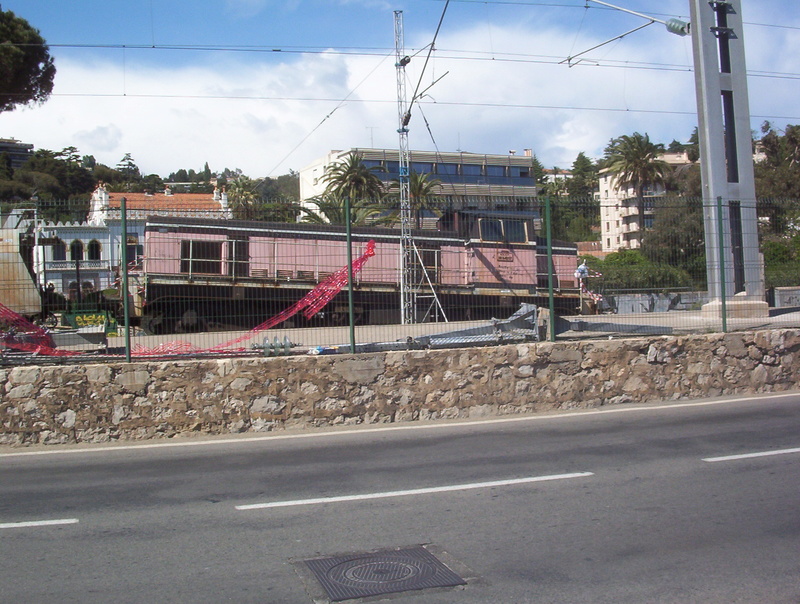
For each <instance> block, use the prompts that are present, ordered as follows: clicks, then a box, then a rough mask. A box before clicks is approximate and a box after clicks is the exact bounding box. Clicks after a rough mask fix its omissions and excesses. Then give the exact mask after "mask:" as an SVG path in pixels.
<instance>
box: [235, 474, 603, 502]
mask: <svg viewBox="0 0 800 604" xmlns="http://www.w3.org/2000/svg"><path fill="white" fill-rule="evenodd" d="M586 476H593V474H592V472H575V473H573V474H553V475H550V476H529V477H527V478H511V479H509V480H493V481H490V482H473V483H468V484H453V485H448V486H444V487H429V488H425V489H409V490H406V491H386V492H383V493H363V494H361V495H341V496H339V497H319V498H316V499H295V500H294V501H271V502H267V503H253V504H249V505H237V506H236V509H237V510H261V509H264V508H286V507H295V506H300V505H315V504H318V503H338V502H341V501H365V500H367V499H386V498H388V497H405V496H407V495H428V494H431V493H447V492H450V491H468V490H471V489H488V488H492V487H506V486H511V485H517V484H526V483H530V482H544V481H546V480H565V479H568V478H584V477H586Z"/></svg>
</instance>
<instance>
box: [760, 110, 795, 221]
mask: <svg viewBox="0 0 800 604" xmlns="http://www.w3.org/2000/svg"><path fill="white" fill-rule="evenodd" d="M761 132H762V137H761V139H760V140H759V141H758V143H757V148H758V149H759V150H760V151H761V155H762V159H761V160H760V161H758V162H756V164H755V184H756V198H757V200H758V201H757V211H758V215H759V217H760V218H762V219H764V220H763V221H762V225H763V226H764V230H766V232H767V234H773V235H781V234H782V233H784V232H785V231H786V229H787V226H788V223H789V219H790V215H791V209H792V207H793V206H794V207H796V206H797V200H798V199H800V126H793V125H787V126H786V129H785V130H783V131H781V130H777V129H775V128H773V127H772V124H770V123H769V122H764V124H763V125H762V126H761ZM790 200H791V201H790Z"/></svg>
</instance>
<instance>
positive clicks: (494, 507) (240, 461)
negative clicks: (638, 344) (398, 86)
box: [0, 394, 800, 604]
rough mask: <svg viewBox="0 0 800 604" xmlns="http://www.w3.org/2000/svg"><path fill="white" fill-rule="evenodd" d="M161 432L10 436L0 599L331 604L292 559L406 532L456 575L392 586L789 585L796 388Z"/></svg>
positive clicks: (519, 594)
mask: <svg viewBox="0 0 800 604" xmlns="http://www.w3.org/2000/svg"><path fill="white" fill-rule="evenodd" d="M167 445H168V446H164V445H163V444H158V445H156V446H153V444H148V445H145V446H142V445H137V446H129V447H120V446H111V447H108V446H105V447H103V446H95V447H90V448H86V447H84V448H82V449H76V448H70V447H59V448H45V449H29V450H28V449H26V450H16V451H14V452H11V453H10V454H9V450H8V449H4V450H3V452H2V453H0V602H4V603H5V602H8V603H14V604H17V603H21V602H33V603H38V602H81V603H89V602H103V603H106V602H115V603H125V602H191V603H201V602H209V603H211V602H237V603H238V602H260V603H265V602H266V603H284V602H285V603H307V602H312V601H314V598H315V597H317V601H323V602H324V601H326V600H325V599H319V594H320V593H321V591H320V587H319V584H318V583H316V581H315V580H314V579H313V577H311V578H310V577H309V576H308V572H307V570H306V567H305V565H304V563H303V561H304V560H306V559H310V558H318V557H321V556H327V555H334V554H342V553H359V552H371V551H375V550H382V549H391V548H399V547H404V546H412V545H418V544H430V547H431V550H432V551H433V552H434V553H436V554H437V555H438V556H439V557H440V558H441V559H444V560H446V561H448V562H449V563H450V564H451V565H452V567H453V568H454V570H456V571H457V572H458V573H459V574H460V576H462V577H464V578H465V579H467V585H466V586H464V587H457V588H445V589H438V590H434V591H427V592H404V593H401V594H397V595H395V596H392V600H396V601H398V602H415V603H417V602H425V603H455V602H458V603H462V602H463V603H471V602H493V603H494V602H503V603H517V602H518V603H525V602H537V603H538V602H569V603H572V602H581V603H583V602H614V603H622V602H636V603H637V604H638V603H642V602H703V603H714V602H720V603H730V602H758V603H771V602H792V603H795V604H797V603H798V602H800V395H797V394H795V395H781V396H774V395H773V396H768V397H761V398H748V399H735V400H734V399H727V400H722V399H718V400H713V401H701V402H693V403H676V404H670V405H651V406H640V407H634V406H623V407H618V408H609V409H603V410H598V411H595V412H576V413H568V414H560V415H545V416H538V417H524V418H521V417H517V418H508V419H506V420H491V421H485V422H471V423H458V424H456V423H453V424H441V423H440V424H426V425H416V426H411V425H408V426H394V427H386V428H384V427H380V426H373V427H370V428H369V429H364V428H360V429H346V430H336V431H330V432H326V433H316V434H309V433H296V434H282V435H276V436H269V437H266V438H259V439H254V438H252V437H251V438H230V439H216V440H212V441H196V440H192V441H188V440H183V441H174V442H169V443H167ZM754 454H755V455H754ZM730 456H733V457H730ZM720 458H721V459H720ZM502 481H506V482H502ZM48 523H49V524H48Z"/></svg>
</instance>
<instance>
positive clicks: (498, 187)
mask: <svg viewBox="0 0 800 604" xmlns="http://www.w3.org/2000/svg"><path fill="white" fill-rule="evenodd" d="M350 153H357V154H359V155H361V157H362V158H363V163H364V165H366V166H367V167H370V168H377V169H376V170H375V175H376V176H377V177H378V178H379V179H380V180H381V181H383V182H384V183H386V184H387V186H388V184H389V183H391V181H392V180H397V179H399V177H400V161H399V158H398V151H397V149H361V148H353V149H348V150H346V151H331V152H330V153H328V154H327V155H325V156H324V157H321V158H319V159H317V160H315V161H314V162H312V163H311V164H309V165H308V166H306V167H305V168H303V169H302V170H300V200H301V203H302V204H304V205H308V204H309V200H310V199H311V198H313V197H315V196H317V195H320V194H322V193H323V192H324V191H325V184H326V183H325V181H324V180H323V178H322V177H323V176H324V175H325V170H326V168H327V167H328V166H330V165H333V164H336V163H338V162H340V161H342V160H343V159H344V158H345V157H347V156H348V155H349V154H350ZM409 155H410V161H409V169H410V170H411V171H412V172H416V173H418V174H429V175H430V178H431V179H436V180H438V181H440V182H441V190H440V191H439V192H438V193H437V196H438V197H440V198H441V199H442V200H443V204H444V205H445V207H448V208H452V209H463V208H493V209H509V210H527V209H531V210H536V208H537V204H536V203H535V202H536V199H537V195H538V192H539V190H540V189H541V188H542V186H543V185H542V184H540V183H537V182H536V179H535V177H534V174H533V168H534V156H533V153H532V152H531V150H530V149H526V150H525V152H524V154H523V155H516V154H515V153H509V154H508V155H487V154H479V153H466V152H452V153H439V152H434V151H410V153H409ZM548 176H549V177H551V178H554V179H556V178H566V177H567V176H568V172H564V173H560V174H558V175H557V176H556V175H554V174H549V175H548Z"/></svg>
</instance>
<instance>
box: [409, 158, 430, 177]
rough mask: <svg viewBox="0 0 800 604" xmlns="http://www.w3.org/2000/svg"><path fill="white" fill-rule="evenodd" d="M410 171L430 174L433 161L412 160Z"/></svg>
mask: <svg viewBox="0 0 800 604" xmlns="http://www.w3.org/2000/svg"><path fill="white" fill-rule="evenodd" d="M411 171H412V172H416V173H417V174H431V173H432V172H433V163H431V162H426V161H415V162H412V163H411Z"/></svg>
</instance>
